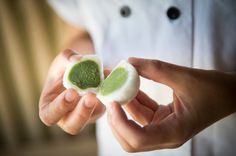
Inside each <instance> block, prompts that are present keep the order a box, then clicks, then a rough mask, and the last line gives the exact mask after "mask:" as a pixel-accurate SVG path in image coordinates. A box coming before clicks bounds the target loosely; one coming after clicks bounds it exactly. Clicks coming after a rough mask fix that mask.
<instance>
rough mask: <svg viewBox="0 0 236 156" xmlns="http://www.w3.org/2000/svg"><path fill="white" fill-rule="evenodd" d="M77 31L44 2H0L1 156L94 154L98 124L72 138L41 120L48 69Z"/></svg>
mask: <svg viewBox="0 0 236 156" xmlns="http://www.w3.org/2000/svg"><path fill="white" fill-rule="evenodd" d="M75 31H78V30H75V28H73V27H72V26H70V25H68V24H66V23H65V22H63V21H62V20H61V19H60V18H59V17H58V16H57V15H56V14H55V13H54V11H53V10H52V9H51V8H50V6H49V5H48V4H47V2H46V0H0V155H4V156H47V155H50V156H65V155H66V156H74V155H76V156H79V155H86V156H89V155H96V153H97V146H96V138H95V125H90V126H87V127H86V128H85V129H84V130H83V131H82V133H80V134H79V135H77V136H70V135H67V134H66V133H64V132H63V131H62V130H61V129H59V128H58V127H56V126H53V127H46V126H44V125H43V124H42V122H41V121H40V120H39V116H38V101H39V100H38V99H39V95H40V92H41V89H42V86H43V82H44V80H45V77H46V74H47V70H48V68H49V65H50V63H51V62H52V60H53V58H54V57H55V56H56V55H57V53H59V52H60V51H61V50H62V49H63V46H64V45H65V44H66V43H67V42H69V40H70V39H71V38H73V35H75V33H74V32H75Z"/></svg>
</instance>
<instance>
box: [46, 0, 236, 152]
mask: <svg viewBox="0 0 236 156" xmlns="http://www.w3.org/2000/svg"><path fill="white" fill-rule="evenodd" d="M49 3H50V4H51V5H52V7H53V8H55V10H56V11H57V13H58V14H59V15H60V16H62V17H63V18H64V19H65V20H67V21H68V22H70V23H72V24H74V25H76V26H82V27H84V28H86V29H87V30H88V32H89V33H90V35H91V37H92V39H93V42H94V46H95V49H96V53H97V54H98V55H99V56H100V57H101V58H102V59H103V62H104V65H105V66H108V67H113V66H114V65H116V64H117V63H118V62H119V61H120V60H121V59H127V58H128V57H130V56H136V57H144V58H152V59H158V60H162V61H167V62H170V63H174V64H178V65H182V66H188V67H193V68H202V69H217V70H222V71H230V72H232V71H236V1H235V0H99V1H98V0H49ZM173 7H175V10H174V11H173V9H172V10H171V8H173ZM127 8H128V9H127ZM124 9H125V10H124ZM176 9H177V12H176ZM127 10H128V11H127ZM122 12H123V14H122ZM124 12H125V13H124ZM172 15H173V16H172ZM141 84H142V85H141V89H143V90H144V91H145V92H147V93H148V94H149V95H150V96H151V97H152V98H154V99H155V100H157V101H158V102H159V103H164V104H167V103H169V102H171V101H172V97H171V92H172V91H171V90H170V89H169V88H168V87H166V86H164V85H161V84H157V83H154V82H151V81H148V80H144V79H142V82H141ZM222 105H224V104H222ZM235 133H236V114H232V115H230V116H228V117H226V118H224V119H222V120H221V121H219V122H217V123H215V124H214V125H212V126H210V127H209V128H207V129H205V130H204V131H202V132H200V133H199V134H198V135H197V136H195V137H194V138H193V139H191V140H190V141H188V142H187V143H185V144H184V145H183V146H181V147H180V148H177V149H168V150H156V151H151V152H142V153H135V154H130V153H127V152H125V151H124V150H123V149H122V148H121V147H120V145H119V144H118V142H117V141H116V140H115V138H114V136H113V135H112V133H111V130H110V128H109V126H108V124H107V120H106V115H104V116H103V117H102V118H101V119H100V120H99V121H98V123H97V138H98V147H99V155H101V156H111V155H112V156H126V155H127V156H128V155H135V156H143V155H145V156H151V155H158V156H162V155H178V156H179V155H181V156H190V155H196V156H210V155H215V156H221V155H227V156H233V155H236V148H235V147H236V135H235Z"/></svg>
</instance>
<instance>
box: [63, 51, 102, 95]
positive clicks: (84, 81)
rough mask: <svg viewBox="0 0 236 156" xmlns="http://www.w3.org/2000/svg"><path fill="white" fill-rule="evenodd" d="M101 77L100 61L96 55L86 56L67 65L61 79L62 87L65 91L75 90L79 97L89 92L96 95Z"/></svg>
mask: <svg viewBox="0 0 236 156" xmlns="http://www.w3.org/2000/svg"><path fill="white" fill-rule="evenodd" d="M103 77H104V76H103V66H102V63H101V61H100V59H99V58H98V57H97V56H96V55H87V56H83V57H82V58H81V59H80V60H79V61H76V62H73V63H71V64H69V66H68V67H67V68H66V71H65V74H64V77H63V85H64V86H65V88H67V89H69V88H73V89H75V90H76V91H77V92H78V93H79V94H80V95H84V94H85V93H87V92H91V91H92V92H94V93H96V92H97V91H98V89H99V87H100V85H101V83H102V81H103Z"/></svg>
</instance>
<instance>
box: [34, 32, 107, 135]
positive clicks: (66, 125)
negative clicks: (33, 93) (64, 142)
mask: <svg viewBox="0 0 236 156" xmlns="http://www.w3.org/2000/svg"><path fill="white" fill-rule="evenodd" d="M72 29H74V28H72ZM76 32H77V35H76V36H74V37H73V39H72V40H71V42H70V43H69V44H68V47H70V48H72V49H75V50H77V51H80V52H86V53H80V54H78V53H76V52H74V51H73V50H70V49H67V50H64V51H63V52H61V53H59V54H58V56H57V57H56V58H55V59H54V61H53V62H52V64H51V67H50V69H49V72H48V75H47V78H46V81H45V85H44V87H43V90H42V93H41V96H40V100H39V117H40V119H41V121H42V122H43V123H44V124H46V125H47V126H52V125H58V126H59V127H60V128H62V129H63V130H64V131H65V132H67V133H69V134H72V135H75V134H78V133H79V132H80V131H81V130H82V129H83V128H84V127H85V126H86V125H87V124H88V123H93V122H94V121H95V120H96V119H97V118H99V117H100V116H101V115H102V114H103V113H104V112H105V106H104V105H103V104H102V103H101V102H100V101H99V100H98V99H97V98H96V95H95V94H93V93H88V94H86V95H84V96H79V95H78V94H77V92H76V91H75V90H73V89H65V88H64V86H63V84H62V79H63V74H64V72H65V68H66V66H67V64H68V63H69V62H70V61H74V60H79V59H80V58H81V57H82V55H83V54H84V55H86V54H91V53H93V51H94V48H93V43H92V40H91V38H90V36H89V34H88V33H87V32H86V31H85V30H83V29H79V30H78V29H77V30H76ZM73 33H75V30H73ZM87 52H90V53H87ZM106 73H107V72H106V71H105V74H106Z"/></svg>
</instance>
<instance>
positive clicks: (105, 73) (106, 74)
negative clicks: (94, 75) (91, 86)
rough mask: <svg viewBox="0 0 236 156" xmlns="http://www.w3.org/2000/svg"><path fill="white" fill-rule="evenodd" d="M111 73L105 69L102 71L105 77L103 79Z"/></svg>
mask: <svg viewBox="0 0 236 156" xmlns="http://www.w3.org/2000/svg"><path fill="white" fill-rule="evenodd" d="M110 73H111V70H110V69H108V68H106V69H104V75H105V78H106V77H107V76H108V75H109V74H110Z"/></svg>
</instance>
